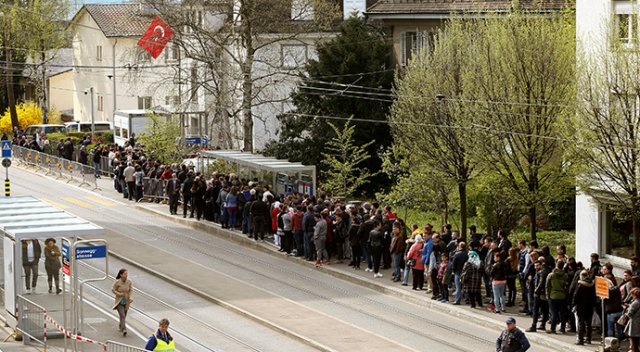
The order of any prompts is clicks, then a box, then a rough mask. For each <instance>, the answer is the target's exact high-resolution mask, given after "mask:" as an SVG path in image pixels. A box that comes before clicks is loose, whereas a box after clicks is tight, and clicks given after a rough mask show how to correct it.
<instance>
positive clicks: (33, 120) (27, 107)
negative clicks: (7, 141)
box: [0, 101, 54, 134]
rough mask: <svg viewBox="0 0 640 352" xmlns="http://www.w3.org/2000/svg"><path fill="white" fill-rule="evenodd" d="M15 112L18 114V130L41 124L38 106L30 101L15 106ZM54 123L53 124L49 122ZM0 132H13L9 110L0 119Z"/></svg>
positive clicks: (40, 111) (40, 112)
mask: <svg viewBox="0 0 640 352" xmlns="http://www.w3.org/2000/svg"><path fill="white" fill-rule="evenodd" d="M16 112H17V113H18V123H19V125H20V129H22V130H24V129H25V128H27V126H29V125H37V124H41V123H42V110H40V107H39V106H38V104H36V103H34V102H32V101H26V102H23V103H19V104H17V105H16ZM50 123H54V122H50ZM0 132H3V133H7V134H11V133H12V132H13V126H12V125H11V114H10V113H9V109H7V111H5V112H4V115H2V117H0Z"/></svg>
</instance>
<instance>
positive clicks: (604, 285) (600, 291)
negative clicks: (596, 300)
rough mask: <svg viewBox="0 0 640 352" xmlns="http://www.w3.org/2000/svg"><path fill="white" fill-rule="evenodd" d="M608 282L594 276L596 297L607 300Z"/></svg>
mask: <svg viewBox="0 0 640 352" xmlns="http://www.w3.org/2000/svg"><path fill="white" fill-rule="evenodd" d="M608 281H609V280H607V279H605V278H604V277H600V276H596V296H598V297H601V298H606V299H609V282H608Z"/></svg>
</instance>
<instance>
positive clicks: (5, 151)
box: [2, 141, 11, 167]
mask: <svg viewBox="0 0 640 352" xmlns="http://www.w3.org/2000/svg"><path fill="white" fill-rule="evenodd" d="M2 157H3V158H10V157H11V141H2ZM5 167H6V166H5Z"/></svg>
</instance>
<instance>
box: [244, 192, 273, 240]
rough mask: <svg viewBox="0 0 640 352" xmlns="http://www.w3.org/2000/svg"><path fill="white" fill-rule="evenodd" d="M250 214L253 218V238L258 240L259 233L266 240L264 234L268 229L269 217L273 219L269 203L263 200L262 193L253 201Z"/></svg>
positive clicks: (261, 238)
mask: <svg viewBox="0 0 640 352" xmlns="http://www.w3.org/2000/svg"><path fill="white" fill-rule="evenodd" d="M249 216H250V217H251V219H253V239H254V240H255V241H256V242H257V241H258V235H260V240H261V241H264V234H265V232H266V230H267V219H271V217H270V214H269V204H267V203H265V202H263V201H262V196H261V195H258V196H257V197H256V200H255V201H254V202H253V203H251V208H250V209H249ZM269 227H270V226H269Z"/></svg>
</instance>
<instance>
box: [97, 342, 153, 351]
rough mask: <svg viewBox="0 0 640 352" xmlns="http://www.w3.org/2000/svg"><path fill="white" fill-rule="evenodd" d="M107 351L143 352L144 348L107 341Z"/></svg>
mask: <svg viewBox="0 0 640 352" xmlns="http://www.w3.org/2000/svg"><path fill="white" fill-rule="evenodd" d="M106 344H107V349H106V351H107V352H144V351H146V350H145V349H144V348H139V347H133V346H129V345H125V344H123V343H119V342H115V341H107V343H106Z"/></svg>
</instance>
